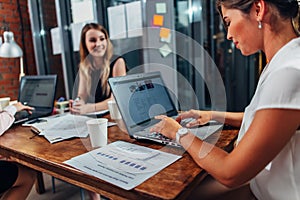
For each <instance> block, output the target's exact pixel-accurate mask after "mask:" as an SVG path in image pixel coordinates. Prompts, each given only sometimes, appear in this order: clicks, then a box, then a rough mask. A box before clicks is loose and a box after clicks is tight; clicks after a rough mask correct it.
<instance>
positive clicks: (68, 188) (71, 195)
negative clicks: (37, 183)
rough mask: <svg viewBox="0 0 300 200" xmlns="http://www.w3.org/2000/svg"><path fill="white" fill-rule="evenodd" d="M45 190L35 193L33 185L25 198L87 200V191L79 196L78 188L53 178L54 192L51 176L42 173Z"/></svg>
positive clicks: (37, 199)
mask: <svg viewBox="0 0 300 200" xmlns="http://www.w3.org/2000/svg"><path fill="white" fill-rule="evenodd" d="M43 177H44V183H45V190H46V192H45V193H43V194H37V193H36V191H35V187H33V188H32V190H31V192H30V194H29V196H28V198H27V200H89V196H88V194H87V192H84V198H83V199H82V198H81V193H80V188H79V187H76V186H74V185H71V184H69V183H66V182H63V181H60V180H58V179H55V190H56V191H55V193H53V191H52V183H51V179H52V178H51V176H49V175H47V174H43Z"/></svg>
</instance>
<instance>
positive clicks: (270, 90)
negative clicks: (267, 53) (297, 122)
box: [238, 38, 300, 200]
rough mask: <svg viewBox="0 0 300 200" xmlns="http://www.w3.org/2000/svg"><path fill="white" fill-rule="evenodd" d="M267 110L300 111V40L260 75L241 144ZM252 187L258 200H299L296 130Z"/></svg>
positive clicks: (299, 149) (298, 136)
mask: <svg viewBox="0 0 300 200" xmlns="http://www.w3.org/2000/svg"><path fill="white" fill-rule="evenodd" d="M267 108H284V109H299V110H300V38H296V39H294V40H292V41H290V42H289V43H288V44H286V45H285V46H284V47H282V48H281V49H280V50H279V51H278V52H277V53H276V55H275V56H274V57H273V59H272V60H271V62H270V63H269V64H268V65H267V66H266V68H265V69H264V71H263V73H262V74H261V77H260V80H259V82H258V86H257V89H256V92H255V94H254V96H253V98H252V100H251V103H250V104H249V106H248V107H247V108H246V109H245V113H244V118H243V122H242V126H241V129H240V132H239V136H238V142H239V141H240V140H241V139H242V137H243V136H244V134H245V133H246V131H247V130H248V128H249V127H250V124H251V123H252V120H253V118H254V115H255V113H256V111H258V110H261V109H267ZM270 117H271V116H270ZM283 134H284V133H283ZM274 139H276V138H274ZM270 142H272V141H270ZM257 156H263V155H257ZM250 186H251V190H252V192H253V193H254V194H255V196H256V197H257V198H258V199H264V200H265V199H267V200H269V199H278V200H282V199H297V200H300V131H296V132H295V134H294V136H293V137H292V138H291V140H290V141H289V142H288V144H286V146H285V147H284V148H283V149H282V150H281V152H280V153H279V154H278V155H277V156H276V157H275V158H274V160H272V162H271V163H269V165H268V166H267V167H266V168H265V169H264V170H263V171H261V172H260V173H259V174H258V175H257V176H256V177H255V178H253V179H252V180H251V183H250Z"/></svg>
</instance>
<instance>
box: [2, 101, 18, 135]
mask: <svg viewBox="0 0 300 200" xmlns="http://www.w3.org/2000/svg"><path fill="white" fill-rule="evenodd" d="M16 112H17V108H16V107H15V106H12V105H10V106H7V107H5V108H4V109H3V110H2V108H0V136H1V135H2V134H3V133H4V132H5V131H6V130H7V129H8V128H9V127H10V126H11V125H12V123H13V122H14V120H15V117H14V115H15V114H16Z"/></svg>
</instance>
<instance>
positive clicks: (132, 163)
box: [64, 141, 181, 190]
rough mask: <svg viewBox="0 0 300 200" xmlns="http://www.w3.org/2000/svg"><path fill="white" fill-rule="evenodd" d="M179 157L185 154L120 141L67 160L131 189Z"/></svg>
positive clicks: (85, 170) (79, 167)
mask: <svg viewBox="0 0 300 200" xmlns="http://www.w3.org/2000/svg"><path fill="white" fill-rule="evenodd" d="M179 158H181V156H178V155H174V154H170V153H165V152H162V151H159V150H154V149H151V148H147V147H143V146H139V145H135V144H131V143H128V142H123V141H117V142H114V143H111V144H109V145H107V146H104V147H102V148H98V149H95V150H93V151H90V152H88V153H85V154H82V155H79V156H76V157H74V158H72V159H70V160H67V161H65V162H64V163H65V164H68V165H70V166H73V167H74V168H77V169H79V170H81V171H83V172H86V173H88V174H91V175H93V176H96V177H98V178H100V179H102V180H105V181H107V182H109V183H111V184H114V185H116V186H118V187H121V188H123V189H125V190H130V189H132V188H134V187H136V186H138V185H139V184H141V183H142V182H144V181H145V180H147V179H148V178H150V177H152V176H153V175H155V174H156V173H158V172H159V171H160V170H162V169H164V168H165V167H167V166H168V165H170V164H172V163H173V162H175V161H176V160H178V159H179Z"/></svg>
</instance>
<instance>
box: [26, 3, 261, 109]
mask: <svg viewBox="0 0 300 200" xmlns="http://www.w3.org/2000/svg"><path fill="white" fill-rule="evenodd" d="M29 4H30V5H29V7H30V9H31V11H30V12H31V22H32V30H33V32H34V34H33V35H34V36H33V37H34V38H33V39H34V43H35V52H36V60H37V63H38V70H37V71H38V73H40V74H50V73H57V74H59V75H60V88H59V90H62V91H63V92H61V94H60V95H61V96H65V97H66V98H71V97H72V88H73V84H74V80H75V77H76V74H77V70H78V63H79V54H78V47H79V43H78V41H79V40H78V37H79V34H80V30H81V27H82V26H83V25H84V23H86V22H90V21H94V22H98V23H100V24H102V25H104V26H105V27H106V28H107V30H108V31H109V34H110V36H111V37H112V36H113V38H112V42H113V45H114V50H115V51H114V53H115V54H116V55H121V56H123V57H124V58H125V59H126V62H127V65H128V68H129V73H130V71H133V72H136V71H135V69H137V68H139V69H142V71H151V70H155V69H156V68H157V67H159V68H160V69H162V70H164V69H168V68H170V69H171V71H172V73H169V72H168V70H165V75H164V76H163V78H164V79H167V85H169V86H170V85H171V86H170V87H171V88H172V89H171V91H172V92H173V93H174V96H175V98H176V97H178V99H180V102H179V105H180V106H181V107H180V108H181V109H182V110H187V109H190V108H195V109H211V108H212V107H213V106H212V104H214V102H212V100H211V99H212V96H214V95H217V96H214V97H216V99H218V95H223V96H224V94H212V92H211V90H218V88H215V89H214V88H213V87H217V86H216V85H214V84H207V81H210V82H211V83H214V81H218V80H217V79H218V76H221V78H222V83H223V84H224V89H225V92H226V96H225V97H222V98H225V99H226V109H227V110H229V111H242V110H243V109H244V108H245V106H246V105H247V104H248V103H249V101H250V99H251V97H252V95H253V93H254V90H255V86H256V83H257V77H258V71H259V70H258V69H260V68H261V65H262V63H263V61H262V55H261V54H257V55H254V56H249V57H244V56H242V55H241V53H240V51H239V50H237V49H235V47H234V45H232V42H231V41H227V40H226V32H225V31H224V29H223V25H222V22H221V20H220V17H219V15H218V13H217V11H216V9H215V6H214V1H204V0H174V1H173V0H172V1H171V0H158V1H153V0H142V1H134V0H101V1H100V0H51V1H32V0H31V1H29ZM51 6H52V7H51ZM50 8H51V9H50ZM130 9H131V10H132V9H135V12H134V13H140V14H135V15H132V13H131V12H130V11H131V10H130ZM50 11H51V12H50ZM126 12H127V13H126ZM124 13H125V14H124ZM122 16H123V18H122ZM124 16H125V20H124V21H125V22H124V27H125V29H126V30H127V31H125V32H126V33H125V34H124V35H123V36H119V37H118V35H117V36H115V35H114V33H115V32H116V31H118V29H119V28H122V25H123V24H122V21H120V19H121V20H122V19H124ZM135 16H136V18H132V17H135ZM161 16H163V24H159V23H160V20H161ZM118 17H121V18H118ZM139 18H140V19H139ZM112 19H114V20H112ZM117 19H118V20H117ZM50 22H51V23H50ZM139 23H140V25H141V28H142V30H141V31H138V29H136V30H135V31H133V32H131V31H128V29H129V28H130V26H132V25H135V26H137V27H139ZM163 28H165V29H163ZM168 30H171V31H170V32H168ZM119 33H120V32H119ZM163 34H169V36H170V35H171V36H170V37H169V38H165V39H166V40H164V41H162V38H163V37H162V36H163ZM120 35H122V34H120ZM155 35H157V36H155ZM164 36H165V35H164ZM201 48H203V49H205V50H206V53H203V52H202V50H201ZM203 54H208V55H209V56H210V57H209V58H206V56H205V57H203ZM211 60H212V61H213V64H212V63H211ZM213 65H214V66H216V67H217V69H218V70H217V71H218V72H216V71H214V70H212V68H213V67H211V66H213ZM153 66H154V67H153ZM198 66H202V67H200V68H198ZM137 71H138V70H137ZM177 72H178V73H177ZM216 73H220V75H217V74H216ZM182 80H183V81H182ZM191 89H192V91H191ZM59 90H58V91H59ZM192 93H195V97H196V98H193V97H191V96H193V95H194V94H192Z"/></svg>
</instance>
